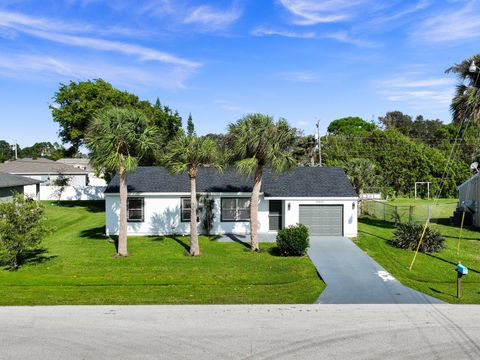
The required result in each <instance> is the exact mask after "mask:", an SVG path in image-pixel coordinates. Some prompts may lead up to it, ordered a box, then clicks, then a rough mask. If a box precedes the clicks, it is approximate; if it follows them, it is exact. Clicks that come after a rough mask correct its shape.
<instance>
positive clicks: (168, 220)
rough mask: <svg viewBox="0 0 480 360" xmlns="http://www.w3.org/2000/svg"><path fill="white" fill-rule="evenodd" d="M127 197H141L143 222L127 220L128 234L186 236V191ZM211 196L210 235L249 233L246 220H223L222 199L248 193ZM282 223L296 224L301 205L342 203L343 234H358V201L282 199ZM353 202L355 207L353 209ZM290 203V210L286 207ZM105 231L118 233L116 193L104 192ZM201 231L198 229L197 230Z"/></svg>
mask: <svg viewBox="0 0 480 360" xmlns="http://www.w3.org/2000/svg"><path fill="white" fill-rule="evenodd" d="M129 196H132V197H135V196H138V197H143V198H144V222H129V223H128V226H127V228H128V234H129V235H168V234H179V235H188V234H189V233H190V223H189V222H181V221H180V212H181V200H180V199H181V198H182V197H189V194H165V195H160V194H129ZM210 197H211V198H213V199H214V214H215V218H214V223H213V227H212V234H217V235H219V234H228V233H234V234H249V233H250V224H249V222H248V221H246V222H222V221H221V206H220V203H221V198H222V197H249V195H235V194H225V195H210ZM282 201H283V225H284V227H286V226H289V225H294V224H297V223H298V221H299V205H300V204H325V205H331V204H334V205H340V204H341V205H343V209H344V210H343V223H344V235H345V236H348V237H356V236H357V206H358V203H357V200H356V199H354V198H352V199H343V200H339V199H331V200H325V199H322V200H320V199H319V200H315V199H283V200H282ZM352 203H354V204H355V208H354V209H352ZM288 204H290V209H288ZM105 209H106V232H107V235H118V218H119V215H120V198H119V196H118V194H105ZM268 210H269V209H268V199H264V198H263V196H261V197H260V203H259V209H258V232H259V233H268V232H269V218H268ZM200 232H201V229H200Z"/></svg>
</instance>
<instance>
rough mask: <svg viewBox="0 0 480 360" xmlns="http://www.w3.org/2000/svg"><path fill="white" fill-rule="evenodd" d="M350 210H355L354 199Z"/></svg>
mask: <svg viewBox="0 0 480 360" xmlns="http://www.w3.org/2000/svg"><path fill="white" fill-rule="evenodd" d="M352 210H355V201H353V202H352Z"/></svg>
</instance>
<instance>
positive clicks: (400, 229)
mask: <svg viewBox="0 0 480 360" xmlns="http://www.w3.org/2000/svg"><path fill="white" fill-rule="evenodd" d="M423 227H424V225H419V224H399V225H398V226H397V229H396V230H395V233H394V238H393V240H392V245H393V246H395V247H398V248H400V249H408V250H416V249H417V246H418V242H419V241H420V237H421V236H422V232H423ZM443 248H445V239H444V238H443V237H442V236H441V235H440V233H439V232H437V231H435V230H432V229H430V228H429V227H427V229H426V231H425V236H424V237H423V241H422V244H421V245H420V248H419V251H420V252H424V253H433V252H438V251H440V250H442V249H443Z"/></svg>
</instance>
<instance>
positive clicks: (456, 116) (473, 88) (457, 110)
mask: <svg viewBox="0 0 480 360" xmlns="http://www.w3.org/2000/svg"><path fill="white" fill-rule="evenodd" d="M472 62H474V64H475V65H476V66H478V65H479V64H480V54H476V55H474V56H472V57H470V58H468V59H465V60H463V61H462V62H461V63H460V64H455V65H453V66H452V67H450V68H449V69H447V70H446V72H447V73H454V74H456V75H457V78H458V85H457V87H456V90H455V95H454V96H453V99H452V103H451V105H450V109H451V111H452V115H453V121H454V122H455V123H456V124H462V123H463V122H464V120H471V121H472V122H475V123H478V122H480V88H479V87H480V72H479V70H480V69H478V68H477V69H476V71H473V72H472V71H470V66H471V64H472Z"/></svg>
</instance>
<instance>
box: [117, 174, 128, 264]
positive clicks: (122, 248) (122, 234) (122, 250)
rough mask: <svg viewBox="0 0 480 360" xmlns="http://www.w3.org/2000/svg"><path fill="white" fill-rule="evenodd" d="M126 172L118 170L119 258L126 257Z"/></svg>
mask: <svg viewBox="0 0 480 360" xmlns="http://www.w3.org/2000/svg"><path fill="white" fill-rule="evenodd" d="M127 196H128V192H127V171H126V170H125V169H124V168H121V169H120V227H119V231H118V250H117V253H118V255H120V256H127V255H128V252H127Z"/></svg>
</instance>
